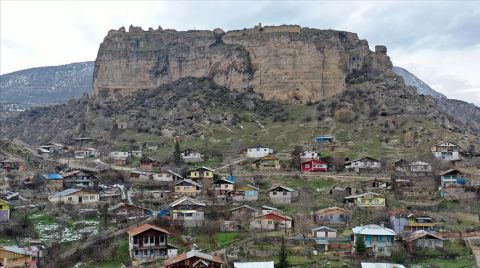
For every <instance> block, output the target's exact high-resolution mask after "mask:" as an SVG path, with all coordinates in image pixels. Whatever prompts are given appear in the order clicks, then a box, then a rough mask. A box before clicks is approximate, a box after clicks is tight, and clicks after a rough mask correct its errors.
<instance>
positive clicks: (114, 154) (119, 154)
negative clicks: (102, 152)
mask: <svg viewBox="0 0 480 268" xmlns="http://www.w3.org/2000/svg"><path fill="white" fill-rule="evenodd" d="M108 156H109V157H110V158H113V159H127V158H128V157H129V156H130V153H129V152H111V153H110V154H109V155H108Z"/></svg>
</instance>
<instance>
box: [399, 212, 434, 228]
mask: <svg viewBox="0 0 480 268" xmlns="http://www.w3.org/2000/svg"><path fill="white" fill-rule="evenodd" d="M407 218H408V224H407V225H405V231H407V232H415V231H419V230H423V231H427V232H432V231H435V219H434V218H432V217H430V216H426V215H420V216H417V215H413V214H410V215H408V217H407Z"/></svg>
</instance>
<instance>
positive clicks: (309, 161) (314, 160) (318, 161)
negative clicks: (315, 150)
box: [302, 159, 327, 164]
mask: <svg viewBox="0 0 480 268" xmlns="http://www.w3.org/2000/svg"><path fill="white" fill-rule="evenodd" d="M312 162H315V163H321V164H326V163H327V162H325V161H322V160H319V159H310V160H307V161H303V162H302V164H305V163H312Z"/></svg>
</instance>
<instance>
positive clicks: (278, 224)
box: [250, 211, 292, 231]
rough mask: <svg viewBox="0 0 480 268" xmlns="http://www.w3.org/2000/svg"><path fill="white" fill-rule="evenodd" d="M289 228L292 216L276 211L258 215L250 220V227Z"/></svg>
mask: <svg viewBox="0 0 480 268" xmlns="http://www.w3.org/2000/svg"><path fill="white" fill-rule="evenodd" d="M291 228H292V218H291V217H289V216H287V215H283V214H282V213H280V212H276V211H272V212H268V213H265V214H262V215H258V216H256V217H255V218H253V219H252V221H250V229H259V230H265V231H273V230H285V229H291Z"/></svg>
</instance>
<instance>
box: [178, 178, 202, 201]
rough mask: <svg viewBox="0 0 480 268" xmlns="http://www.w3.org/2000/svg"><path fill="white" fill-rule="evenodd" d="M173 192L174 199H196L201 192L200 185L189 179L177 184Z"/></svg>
mask: <svg viewBox="0 0 480 268" xmlns="http://www.w3.org/2000/svg"><path fill="white" fill-rule="evenodd" d="M174 189H175V190H174V192H175V195H176V197H180V196H189V197H196V196H197V195H198V194H200V192H201V191H202V185H201V184H199V183H197V182H194V181H192V180H189V179H184V180H183V181H180V182H177V183H176V184H175V188H174Z"/></svg>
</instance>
